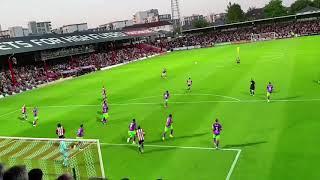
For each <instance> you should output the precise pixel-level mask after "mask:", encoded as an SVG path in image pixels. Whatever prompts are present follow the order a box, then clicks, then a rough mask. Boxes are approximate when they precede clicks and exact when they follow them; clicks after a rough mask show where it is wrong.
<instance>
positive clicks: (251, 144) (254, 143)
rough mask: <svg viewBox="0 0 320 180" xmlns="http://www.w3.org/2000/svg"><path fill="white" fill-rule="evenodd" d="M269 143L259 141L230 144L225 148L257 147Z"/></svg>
mask: <svg viewBox="0 0 320 180" xmlns="http://www.w3.org/2000/svg"><path fill="white" fill-rule="evenodd" d="M264 143H267V141H258V142H252V143H244V144H229V145H225V146H224V147H223V148H235V147H248V146H255V145H259V144H264Z"/></svg>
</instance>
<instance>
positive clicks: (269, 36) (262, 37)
mask: <svg viewBox="0 0 320 180" xmlns="http://www.w3.org/2000/svg"><path fill="white" fill-rule="evenodd" d="M276 38H277V33H275V32H268V33H260V34H253V33H252V34H251V41H252V42H256V41H268V40H273V39H276Z"/></svg>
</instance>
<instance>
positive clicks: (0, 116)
mask: <svg viewBox="0 0 320 180" xmlns="http://www.w3.org/2000/svg"><path fill="white" fill-rule="evenodd" d="M17 111H19V109H17V110H14V111H11V112H8V113H5V114H2V115H0V118H2V117H4V116H7V115H10V114H13V113H15V112H17Z"/></svg>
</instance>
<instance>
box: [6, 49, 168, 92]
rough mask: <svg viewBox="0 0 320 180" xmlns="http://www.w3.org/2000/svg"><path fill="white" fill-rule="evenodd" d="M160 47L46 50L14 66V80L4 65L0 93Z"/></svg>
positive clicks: (155, 51)
mask: <svg viewBox="0 0 320 180" xmlns="http://www.w3.org/2000/svg"><path fill="white" fill-rule="evenodd" d="M161 52H162V51H161V50H160V49H159V48H156V47H153V46H150V45H147V44H143V43H142V44H135V45H127V46H122V47H117V48H114V49H102V50H100V51H99V52H95V50H94V49H93V47H92V46H86V47H80V48H69V49H59V50H54V51H45V52H42V53H41V55H42V57H43V58H44V59H45V61H44V63H43V62H35V61H28V64H25V63H22V64H21V63H20V60H17V61H18V63H17V65H14V67H13V71H14V76H15V83H14V82H13V81H12V76H11V73H10V70H9V69H8V68H7V66H4V70H3V71H2V72H0V78H1V85H0V95H2V96H3V97H5V96H9V95H12V94H17V93H20V92H23V91H26V90H30V89H33V88H36V87H38V86H40V85H42V84H45V83H48V82H52V81H55V80H58V79H60V78H66V77H71V76H80V75H83V74H86V73H90V72H93V71H96V70H99V69H101V68H104V67H108V66H112V65H116V64H120V63H124V62H130V61H132V60H136V59H140V58H144V57H148V56H152V55H155V54H159V53H161Z"/></svg>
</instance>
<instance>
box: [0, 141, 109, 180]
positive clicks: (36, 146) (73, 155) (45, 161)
mask: <svg viewBox="0 0 320 180" xmlns="http://www.w3.org/2000/svg"><path fill="white" fill-rule="evenodd" d="M61 141H64V142H63V143H65V144H66V145H67V148H68V150H67V153H66V154H67V162H68V165H67V166H64V165H63V162H64V160H65V158H64V157H63V154H62V152H61V151H60V144H61V143H62V142H61ZM0 163H3V164H5V165H6V166H7V167H12V166H15V165H25V166H26V168H27V170H28V171H30V170H31V169H34V168H40V169H41V170H42V171H43V174H44V178H43V179H44V180H51V179H57V177H59V176H60V175H62V174H64V173H69V174H71V175H73V176H75V177H76V179H77V180H79V179H85V180H88V179H91V178H105V175H104V168H103V162H102V156H101V149H100V143H99V140H90V139H88V140H85V139H50V138H21V137H0Z"/></svg>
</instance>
